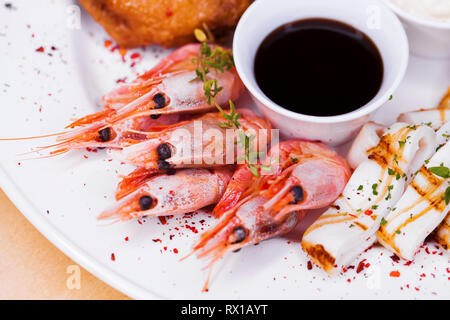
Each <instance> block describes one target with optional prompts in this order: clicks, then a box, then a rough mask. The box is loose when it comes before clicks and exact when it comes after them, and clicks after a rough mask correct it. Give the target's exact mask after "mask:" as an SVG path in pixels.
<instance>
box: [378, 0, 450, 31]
mask: <svg viewBox="0 0 450 320" xmlns="http://www.w3.org/2000/svg"><path fill="white" fill-rule="evenodd" d="M383 2H384V3H385V4H386V5H387V6H388V7H389V8H390V9H391V10H392V11H394V12H395V13H396V14H397V15H399V16H400V17H402V18H403V19H405V20H408V21H410V22H413V23H417V24H419V25H423V26H427V27H432V28H436V29H444V30H445V29H448V30H450V22H443V21H435V20H431V19H425V18H421V17H418V16H415V15H413V14H411V13H409V12H408V11H406V10H405V9H403V8H401V7H399V6H397V5H396V4H395V3H393V2H392V1H391V0H383Z"/></svg>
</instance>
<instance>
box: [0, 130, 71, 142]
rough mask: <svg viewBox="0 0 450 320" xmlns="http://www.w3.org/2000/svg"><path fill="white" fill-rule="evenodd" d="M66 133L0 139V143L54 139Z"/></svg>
mask: <svg viewBox="0 0 450 320" xmlns="http://www.w3.org/2000/svg"><path fill="white" fill-rule="evenodd" d="M65 133H67V131H66V132H58V133H51V134H44V135H41V136H34V137H23V138H5V139H0V141H18V140H32V139H41V138H48V137H54V136H59V135H62V134H65Z"/></svg>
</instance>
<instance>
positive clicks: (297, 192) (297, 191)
mask: <svg viewBox="0 0 450 320" xmlns="http://www.w3.org/2000/svg"><path fill="white" fill-rule="evenodd" d="M291 194H292V196H293V197H294V201H292V202H290V204H297V203H299V202H300V201H302V200H303V196H304V194H303V188H302V187H300V186H295V187H293V188H292V189H291Z"/></svg>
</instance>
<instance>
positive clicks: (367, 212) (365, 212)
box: [364, 209, 373, 216]
mask: <svg viewBox="0 0 450 320" xmlns="http://www.w3.org/2000/svg"><path fill="white" fill-rule="evenodd" d="M372 213H373V211H372V210H369V209H367V210H366V211H364V214H365V215H366V216H370V215H372Z"/></svg>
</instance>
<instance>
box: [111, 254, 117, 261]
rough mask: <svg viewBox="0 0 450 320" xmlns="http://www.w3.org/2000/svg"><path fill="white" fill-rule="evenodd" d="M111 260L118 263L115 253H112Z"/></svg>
mask: <svg viewBox="0 0 450 320" xmlns="http://www.w3.org/2000/svg"><path fill="white" fill-rule="evenodd" d="M111 260H112V261H116V256H115V255H114V253H111Z"/></svg>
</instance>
